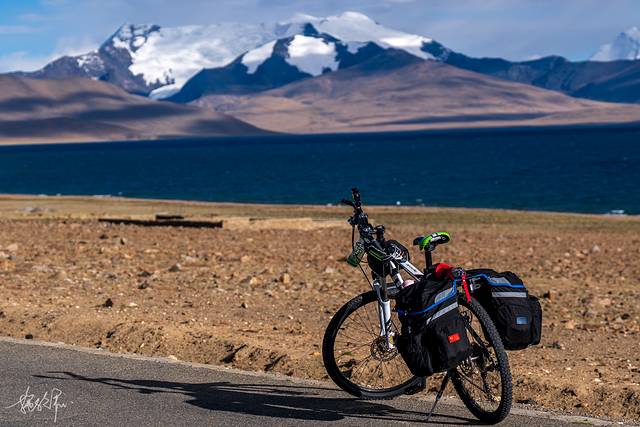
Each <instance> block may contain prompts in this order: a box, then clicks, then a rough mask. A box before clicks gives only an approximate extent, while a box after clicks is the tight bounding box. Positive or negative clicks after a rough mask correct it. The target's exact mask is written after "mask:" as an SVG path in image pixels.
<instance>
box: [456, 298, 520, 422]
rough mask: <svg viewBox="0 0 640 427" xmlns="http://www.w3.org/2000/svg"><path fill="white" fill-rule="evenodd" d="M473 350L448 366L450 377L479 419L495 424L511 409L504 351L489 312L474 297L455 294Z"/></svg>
mask: <svg viewBox="0 0 640 427" xmlns="http://www.w3.org/2000/svg"><path fill="white" fill-rule="evenodd" d="M459 303H460V313H461V314H462V316H463V318H464V320H465V323H466V326H467V332H468V335H469V339H470V341H471V345H472V349H473V353H472V355H471V357H470V358H469V359H468V360H467V361H465V362H463V363H462V364H460V365H459V366H458V367H457V368H456V369H454V370H451V371H450V373H451V381H452V382H453V385H454V387H455V389H456V391H457V392H458V395H459V396H460V398H461V399H462V402H464V404H465V406H466V407H467V409H469V411H471V413H472V414H473V415H475V416H476V417H477V418H478V419H479V420H480V421H482V422H485V423H489V424H496V423H499V422H500V421H502V420H504V419H505V418H506V417H507V415H509V411H510V410H511V400H512V396H511V394H512V383H511V370H510V369H509V360H508V358H507V353H506V351H505V350H504V346H503V345H502V340H501V339H500V335H499V334H498V330H497V329H496V327H495V325H494V324H493V321H492V320H491V318H490V317H489V314H488V313H487V312H486V311H485V309H484V308H482V306H481V305H480V303H478V302H477V301H476V300H474V299H471V302H470V303H469V302H467V300H466V298H465V297H464V296H461V297H460V298H459Z"/></svg>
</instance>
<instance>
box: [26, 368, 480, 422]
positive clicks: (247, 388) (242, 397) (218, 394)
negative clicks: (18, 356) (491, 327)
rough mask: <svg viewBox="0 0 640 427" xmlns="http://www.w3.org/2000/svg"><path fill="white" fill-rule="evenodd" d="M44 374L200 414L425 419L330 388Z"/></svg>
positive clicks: (445, 418) (450, 418)
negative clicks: (160, 397)
mask: <svg viewBox="0 0 640 427" xmlns="http://www.w3.org/2000/svg"><path fill="white" fill-rule="evenodd" d="M49 374H58V375H64V376H48V375H35V376H36V377H38V378H46V379H54V380H71V381H88V382H92V383H99V384H103V385H105V386H110V387H115V388H118V389H125V390H133V391H136V392H138V393H141V394H148V395H155V394H158V393H172V394H182V395H184V396H185V397H186V398H187V400H185V403H188V404H190V405H195V406H197V407H200V408H204V409H209V410H211V411H222V412H233V413H239V414H246V415H254V416H261V417H272V418H281V419H282V418H288V419H298V420H307V421H339V420H343V419H348V418H350V419H375V420H388V421H404V422H411V423H426V419H427V416H426V410H427V409H425V411H413V410H404V409H397V408H394V407H393V406H390V405H386V404H382V403H377V402H372V401H366V400H360V399H357V398H341V397H334V396H333V395H334V394H336V391H335V390H334V389H330V388H320V387H307V386H296V385H284V384H246V383H239V384H234V383H230V382H227V381H221V382H209V383H206V382H205V383H183V382H171V381H158V380H145V379H133V380H132V379H118V378H106V377H95V378H92V377H87V376H83V375H80V374H75V373H73V372H66V371H55V372H49ZM322 392H325V393H329V394H331V395H332V396H323V395H321V394H320V393H322ZM153 404H154V405H155V404H157V402H155V403H153ZM424 406H425V407H427V406H429V405H424ZM429 424H438V425H447V424H449V425H476V424H479V423H478V421H477V420H475V419H470V418H465V417H459V416H455V415H445V414H439V413H436V414H434V416H433V417H432V419H431V421H430V422H429Z"/></svg>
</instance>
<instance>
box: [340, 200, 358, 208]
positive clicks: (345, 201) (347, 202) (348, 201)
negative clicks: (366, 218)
mask: <svg viewBox="0 0 640 427" xmlns="http://www.w3.org/2000/svg"><path fill="white" fill-rule="evenodd" d="M340 203H342V204H343V205H347V206H351V207H352V208H354V207H355V204H354V203H353V202H352V201H351V200H347V199H342V200H340Z"/></svg>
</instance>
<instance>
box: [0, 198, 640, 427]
mask: <svg viewBox="0 0 640 427" xmlns="http://www.w3.org/2000/svg"><path fill="white" fill-rule="evenodd" d="M369 211H370V214H371V217H372V219H373V220H374V221H375V222H377V223H384V224H385V225H387V228H388V234H389V236H390V237H394V238H396V239H398V240H400V241H404V242H410V240H411V239H412V238H413V237H414V236H415V235H417V234H422V233H424V232H426V231H433V230H446V231H449V232H451V233H452V236H453V241H452V243H451V244H449V245H448V246H447V247H444V248H442V249H439V250H438V252H437V254H436V258H437V259H440V260H446V261H448V262H450V263H452V264H456V265H461V266H463V267H466V268H471V267H483V266H490V267H493V268H496V269H498V270H506V269H510V270H513V271H515V272H518V273H519V274H521V276H522V277H524V279H525V280H526V282H527V284H528V286H529V288H530V290H531V292H532V293H534V294H536V295H538V296H540V297H541V299H542V305H543V310H544V329H543V341H542V343H541V345H540V346H538V347H535V348H531V349H528V350H526V351H521V352H511V353H510V361H511V365H512V370H513V374H514V383H515V388H514V398H515V401H517V402H520V403H526V404H531V405H534V406H536V405H539V406H545V407H547V408H557V409H562V410H567V411H571V412H575V413H580V414H588V415H596V416H608V417H612V418H614V419H635V420H639V419H640V353H639V351H638V350H640V348H639V344H638V342H639V338H640V305H638V302H637V301H638V298H639V297H640V287H639V285H640V279H639V277H640V261H639V259H640V218H637V217H602V216H587V215H564V214H545V213H522V212H521V213H517V212H508V211H489V210H466V209H455V210H454V209H428V208H372V209H370V210H369ZM157 212H169V213H181V214H186V215H189V216H190V217H193V218H200V219H208V218H222V219H223V220H224V221H225V222H224V228H222V229H181V228H143V227H137V226H122V225H110V224H104V223H99V222H98V221H97V217H99V216H104V215H112V216H121V215H125V214H126V215H130V216H133V217H144V216H145V215H146V216H148V215H152V214H154V213H157ZM347 214H348V210H347V209H346V208H338V207H304V206H291V207H285V206H243V205H233V204H228V205H222V204H206V203H200V204H190V203H169V202H150V201H124V200H118V199H80V198H77V199H70V198H52V199H47V198H16V197H0V290H1V291H2V294H1V297H0V334H3V335H10V336H14V337H28V338H31V337H32V338H35V339H40V340H47V341H54V342H56V341H62V342H65V343H69V344H77V345H82V346H95V347H101V348H105V349H108V350H110V351H119V352H134V353H140V354H145V355H162V356H171V357H176V358H178V359H181V360H189V361H194V362H203V363H211V364H227V365H231V366H235V367H238V368H243V369H253V370H265V371H275V372H280V373H284V374H287V375H294V376H298V377H308V378H315V379H324V378H326V375H325V372H324V368H323V366H322V361H321V356H320V344H321V339H322V334H323V331H324V328H325V326H326V324H327V323H328V321H329V319H330V317H331V315H332V313H333V312H334V311H335V310H336V309H337V308H338V307H339V306H341V305H342V304H343V303H344V302H346V301H347V300H348V299H350V298H351V297H352V296H354V295H356V294H357V293H360V292H363V291H366V290H367V284H366V282H365V281H364V280H363V278H362V276H361V275H360V274H359V272H358V271H357V270H354V269H352V268H350V267H349V266H348V265H347V264H346V263H345V262H344V261H343V260H344V257H345V256H346V255H347V254H348V252H349V244H350V240H349V239H350V230H349V228H348V226H347V224H346V223H345V222H344V220H345V218H346V217H347ZM413 255H414V256H416V257H417V256H418V254H417V253H415V252H414V254H413ZM432 385H433V387H435V385H436V384H435V383H432Z"/></svg>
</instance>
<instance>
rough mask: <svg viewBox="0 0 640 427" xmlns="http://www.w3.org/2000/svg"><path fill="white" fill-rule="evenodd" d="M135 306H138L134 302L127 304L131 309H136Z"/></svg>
mask: <svg viewBox="0 0 640 427" xmlns="http://www.w3.org/2000/svg"><path fill="white" fill-rule="evenodd" d="M137 306H138V304H136V303H135V302H130V303H129V307H131V308H134V307H137Z"/></svg>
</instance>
